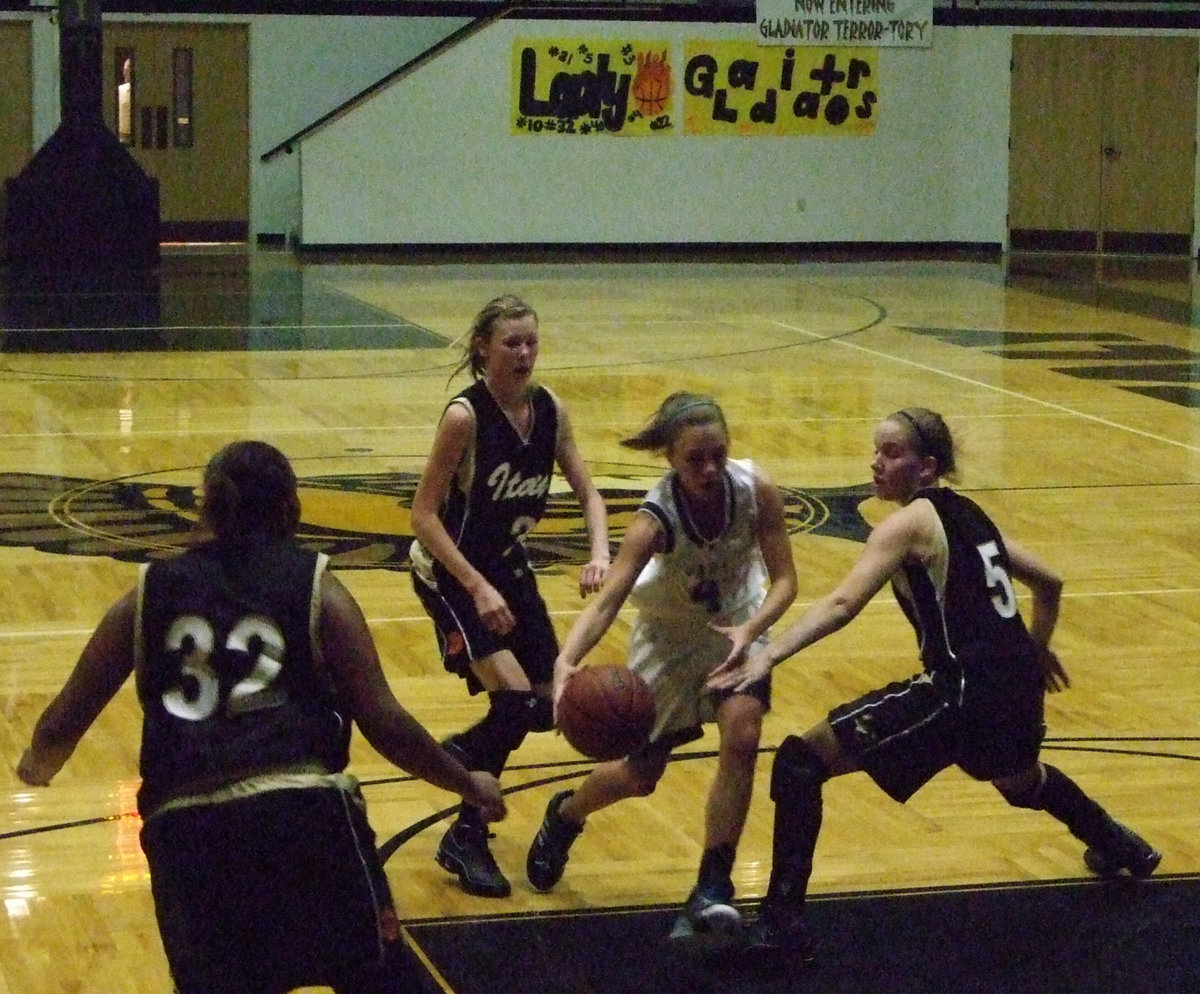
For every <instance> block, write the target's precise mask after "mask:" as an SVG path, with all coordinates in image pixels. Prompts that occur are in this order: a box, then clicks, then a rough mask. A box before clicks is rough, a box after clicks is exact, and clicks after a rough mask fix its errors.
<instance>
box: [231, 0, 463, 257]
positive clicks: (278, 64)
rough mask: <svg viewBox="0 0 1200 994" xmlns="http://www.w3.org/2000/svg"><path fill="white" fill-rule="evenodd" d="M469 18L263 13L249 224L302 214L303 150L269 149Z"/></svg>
mask: <svg viewBox="0 0 1200 994" xmlns="http://www.w3.org/2000/svg"><path fill="white" fill-rule="evenodd" d="M464 23H466V21H465V20H464V19H463V18H444V17H438V18H422V17H295V16H291V17H289V16H279V17H257V18H252V19H251V27H250V230H251V231H253V232H256V233H272V234H285V235H287V234H291V233H292V231H293V229H295V228H298V227H299V221H300V156H299V155H280V156H276V157H275V158H273V159H272V160H271V161H270V162H266V163H263V162H260V161H259V159H260V157H261V156H262V155H263V153H265V152H267V151H269V150H270V149H272V148H274V147H275V146H276V145H278V144H279V143H280V142H282V141H284V140H286V139H288V138H290V137H291V136H292V135H294V134H296V133H297V132H298V131H300V130H302V129H303V128H305V127H307V126H308V125H310V124H312V123H313V122H314V121H316V120H317V119H318V118H320V117H321V116H322V115H323V114H326V113H328V112H330V111H332V110H334V109H335V108H337V107H339V106H340V105H341V104H342V103H343V102H345V101H346V100H349V99H350V98H351V97H353V96H354V95H355V94H358V93H361V92H362V91H363V90H365V89H367V88H368V87H370V86H372V85H374V84H375V83H377V82H379V81H380V80H381V79H383V78H384V77H385V76H387V75H388V74H389V73H391V72H393V71H395V70H396V69H398V68H399V67H400V66H402V65H404V64H406V63H407V62H409V61H411V60H412V59H415V58H417V57H418V56H419V55H421V54H422V53H424V52H425V51H427V50H428V49H430V48H431V47H433V46H434V45H435V44H437V43H438V42H439V41H441V40H442V39H443V38H445V37H447V36H448V35H450V34H452V33H453V32H454V31H456V30H458V28H459V27H460V26H462V25H463V24H464Z"/></svg>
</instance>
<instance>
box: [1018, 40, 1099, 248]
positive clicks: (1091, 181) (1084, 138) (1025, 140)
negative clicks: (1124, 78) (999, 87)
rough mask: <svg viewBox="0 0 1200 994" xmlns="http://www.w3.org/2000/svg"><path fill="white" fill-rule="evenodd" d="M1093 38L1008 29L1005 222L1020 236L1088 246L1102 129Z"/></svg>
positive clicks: (1094, 221)
mask: <svg viewBox="0 0 1200 994" xmlns="http://www.w3.org/2000/svg"><path fill="white" fill-rule="evenodd" d="M1095 40H1096V39H1094V38H1088V37H1085V36H1082V35H1014V36H1013V59H1012V67H1013V68H1012V93H1011V96H1010V109H1011V110H1010V120H1011V124H1010V132H1009V164H1008V183H1009V188H1008V227H1009V241H1010V243H1011V244H1012V247H1013V248H1024V247H1029V248H1033V247H1038V246H1037V245H1025V244H1019V243H1023V242H1024V241H1025V240H1030V241H1033V240H1035V239H1039V237H1040V240H1041V241H1049V240H1050V239H1047V238H1046V237H1045V233H1051V232H1052V233H1054V235H1055V238H1054V239H1053V240H1054V242H1055V244H1054V245H1053V246H1046V247H1056V248H1061V249H1065V250H1076V251H1090V250H1093V249H1095V247H1096V235H1095V233H1096V232H1097V231H1098V230H1099V229H1100V223H1101V222H1100V159H1099V155H1098V149H1099V146H1100V136H1101V128H1102V116H1103V111H1102V105H1101V102H1100V100H1099V99H1098V95H1099V93H1100V91H1101V82H1100V72H1099V64H1098V63H1097V61H1096V60H1095V59H1094V58H1092V48H1093V43H1094V42H1095Z"/></svg>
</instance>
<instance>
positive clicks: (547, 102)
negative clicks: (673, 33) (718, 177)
mask: <svg viewBox="0 0 1200 994" xmlns="http://www.w3.org/2000/svg"><path fill="white" fill-rule="evenodd" d="M512 77H513V82H512V112H511V121H512V133H513V134H522V135H538V134H542V135H547V134H548V135H563V134H569V135H605V134H607V135H659V134H666V133H670V132H671V131H672V130H673V129H674V127H675V124H674V120H673V118H672V110H673V104H674V89H675V85H674V70H673V68H672V66H671V44H670V42H666V41H631V40H625V39H620V38H586V39H580V38H571V39H566V38H556V39H555V38H518V39H517V40H515V41H514V42H513V51H512Z"/></svg>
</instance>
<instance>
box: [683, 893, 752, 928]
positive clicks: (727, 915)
mask: <svg viewBox="0 0 1200 994" xmlns="http://www.w3.org/2000/svg"><path fill="white" fill-rule="evenodd" d="M729 891H730V893H728V894H725V893H718V892H717V891H716V890H715V889H702V888H700V887H697V888H696V889H695V890H693V891H692V892H691V894H689V895H688V899H687V902H686V903H685V904H684V906H683V914H684V917H686V918H687V920H688V922H689V923H690V924H691V926H692V929H693V930H694V931H695V932H697V933H702V932H708V933H714V934H718V935H731V934H735V933H737V932H740V931H741V929H742V913H741V912H740V911H738V909H737V908H735V907H734V906H733V905H732V904H730V903H729V902H730V901H732V900H733V893H732V888H729Z"/></svg>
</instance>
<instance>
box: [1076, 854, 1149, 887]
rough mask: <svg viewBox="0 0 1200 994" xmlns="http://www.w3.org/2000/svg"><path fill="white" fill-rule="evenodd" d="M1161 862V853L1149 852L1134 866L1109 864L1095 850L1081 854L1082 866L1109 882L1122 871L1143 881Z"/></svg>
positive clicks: (1109, 862)
mask: <svg viewBox="0 0 1200 994" xmlns="http://www.w3.org/2000/svg"><path fill="white" fill-rule="evenodd" d="M1161 862H1162V853H1160V852H1151V853H1150V855H1149V856H1147V857H1146V858H1145V859H1143V860H1141V861H1140V862H1139V863H1138V864H1137V865H1136V866H1127V865H1126V864H1124V863H1114V862H1111V861H1110V860H1109V859H1108V857H1107V856H1104V855H1103V854H1101V853H1100V852H1099V851H1098V850H1096V849H1087V850H1085V851H1084V854H1083V865H1084V866H1086V867H1087V868H1088V869H1089V870H1091V871H1092V872H1093V873H1094V874H1096V876H1098V877H1104V878H1106V879H1110V880H1111V879H1113V878H1115V877H1119V876H1121V871H1122V870H1124V871H1126V872H1127V873H1128V874H1129V875H1130V876H1131V877H1133V878H1134V879H1135V880H1145V879H1146V878H1147V877H1148V876H1150V875H1151V874H1152V873H1153V872H1154V871H1155V870H1157V869H1158V864H1159V863H1161Z"/></svg>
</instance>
